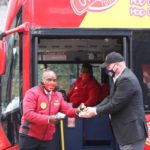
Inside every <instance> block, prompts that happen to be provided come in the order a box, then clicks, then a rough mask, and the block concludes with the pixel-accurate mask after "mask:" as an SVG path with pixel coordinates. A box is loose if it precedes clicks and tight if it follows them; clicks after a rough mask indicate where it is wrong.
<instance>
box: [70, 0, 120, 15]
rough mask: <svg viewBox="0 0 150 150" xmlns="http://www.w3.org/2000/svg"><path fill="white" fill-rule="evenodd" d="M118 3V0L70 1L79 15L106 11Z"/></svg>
mask: <svg viewBox="0 0 150 150" xmlns="http://www.w3.org/2000/svg"><path fill="white" fill-rule="evenodd" d="M117 2H118V0H70V4H71V7H72V9H73V11H74V12H75V13H76V14H77V15H82V14H84V13H85V12H100V11H105V10H107V9H109V8H111V7H112V6H114V5H115V4H116V3H117Z"/></svg>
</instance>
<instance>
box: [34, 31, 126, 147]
mask: <svg viewBox="0 0 150 150" xmlns="http://www.w3.org/2000/svg"><path fill="white" fill-rule="evenodd" d="M82 31H83V32H84V30H82ZM69 32H70V33H69ZM31 33H32V38H31V39H32V42H31V43H33V45H32V48H33V49H32V52H31V55H32V56H31V58H32V60H33V61H32V63H31V68H32V69H31V74H32V80H31V81H32V86H34V85H36V84H37V83H39V82H40V80H41V74H42V69H43V68H45V67H48V68H50V69H52V70H54V71H55V72H56V74H57V78H58V86H59V88H60V89H62V90H64V91H66V93H67V92H68V91H69V89H70V88H71V85H72V83H73V81H74V80H76V79H77V78H78V76H79V72H80V69H81V65H82V63H84V62H89V63H91V65H92V67H93V72H94V76H95V77H96V79H97V80H98V81H99V82H100V83H102V82H103V78H104V77H106V74H105V73H104V70H101V71H99V65H100V63H102V62H103V61H104V59H105V56H106V55H107V54H108V53H109V52H110V51H114V49H115V50H117V52H119V53H121V54H123V55H125V58H126V60H127V59H128V58H127V49H128V48H129V42H128V34H129V33H128V34H127V35H121V36H120V32H118V36H114V35H113V36H110V33H109V36H108V35H105V36H104V35H103V36H102V34H99V36H97V31H95V32H94V31H93V32H92V34H91V35H89V33H90V32H88V31H85V32H84V35H81V34H80V32H79V31H76V30H75V29H73V30H71V31H70V30H67V31H65V29H62V30H61V31H59V29H56V30H55V31H54V30H48V29H47V30H46V31H44V30H43V31H40V32H38V30H37V31H36V30H34V31H33V32H31ZM44 33H47V34H46V35H44ZM60 33H61V34H60ZM66 33H67V35H66ZM106 33H107V34H108V32H106ZM94 34H96V36H94ZM61 129H62V126H61V128H60V125H57V130H56V133H55V135H54V138H53V140H52V149H55V150H59V149H61V148H62V145H64V147H65V148H64V149H65V150H70V149H71V150H77V149H78V150H83V149H84V150H89V149H93V150H118V149H119V148H118V144H117V143H116V141H115V138H114V136H113V133H112V130H111V126H110V122H109V116H108V115H106V116H102V117H95V118H91V119H87V120H86V119H80V118H77V119H70V118H65V120H63V135H64V136H63V144H62V143H61V142H62V139H61V137H62V136H61V134H62V133H61V131H60V130H61ZM62 149H63V148H62Z"/></svg>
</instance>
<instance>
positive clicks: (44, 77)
mask: <svg viewBox="0 0 150 150" xmlns="http://www.w3.org/2000/svg"><path fill="white" fill-rule="evenodd" d="M50 79H52V80H56V79H57V76H56V74H55V72H54V71H52V70H45V71H43V74H42V82H43V83H44V82H46V81H48V80H50Z"/></svg>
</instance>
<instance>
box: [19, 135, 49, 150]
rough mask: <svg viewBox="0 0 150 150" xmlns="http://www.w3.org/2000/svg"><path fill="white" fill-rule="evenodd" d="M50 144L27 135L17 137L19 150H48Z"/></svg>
mask: <svg viewBox="0 0 150 150" xmlns="http://www.w3.org/2000/svg"><path fill="white" fill-rule="evenodd" d="M50 143H51V142H50V141H41V140H38V139H36V138H33V137H30V136H27V135H23V134H20V135H19V150H50V147H51V146H50V145H51V144H50Z"/></svg>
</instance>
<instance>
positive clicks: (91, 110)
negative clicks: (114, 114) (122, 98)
mask: <svg viewBox="0 0 150 150" xmlns="http://www.w3.org/2000/svg"><path fill="white" fill-rule="evenodd" d="M96 115H97V113H96V107H86V108H84V109H83V111H82V112H80V113H79V117H81V118H91V117H94V116H96Z"/></svg>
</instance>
